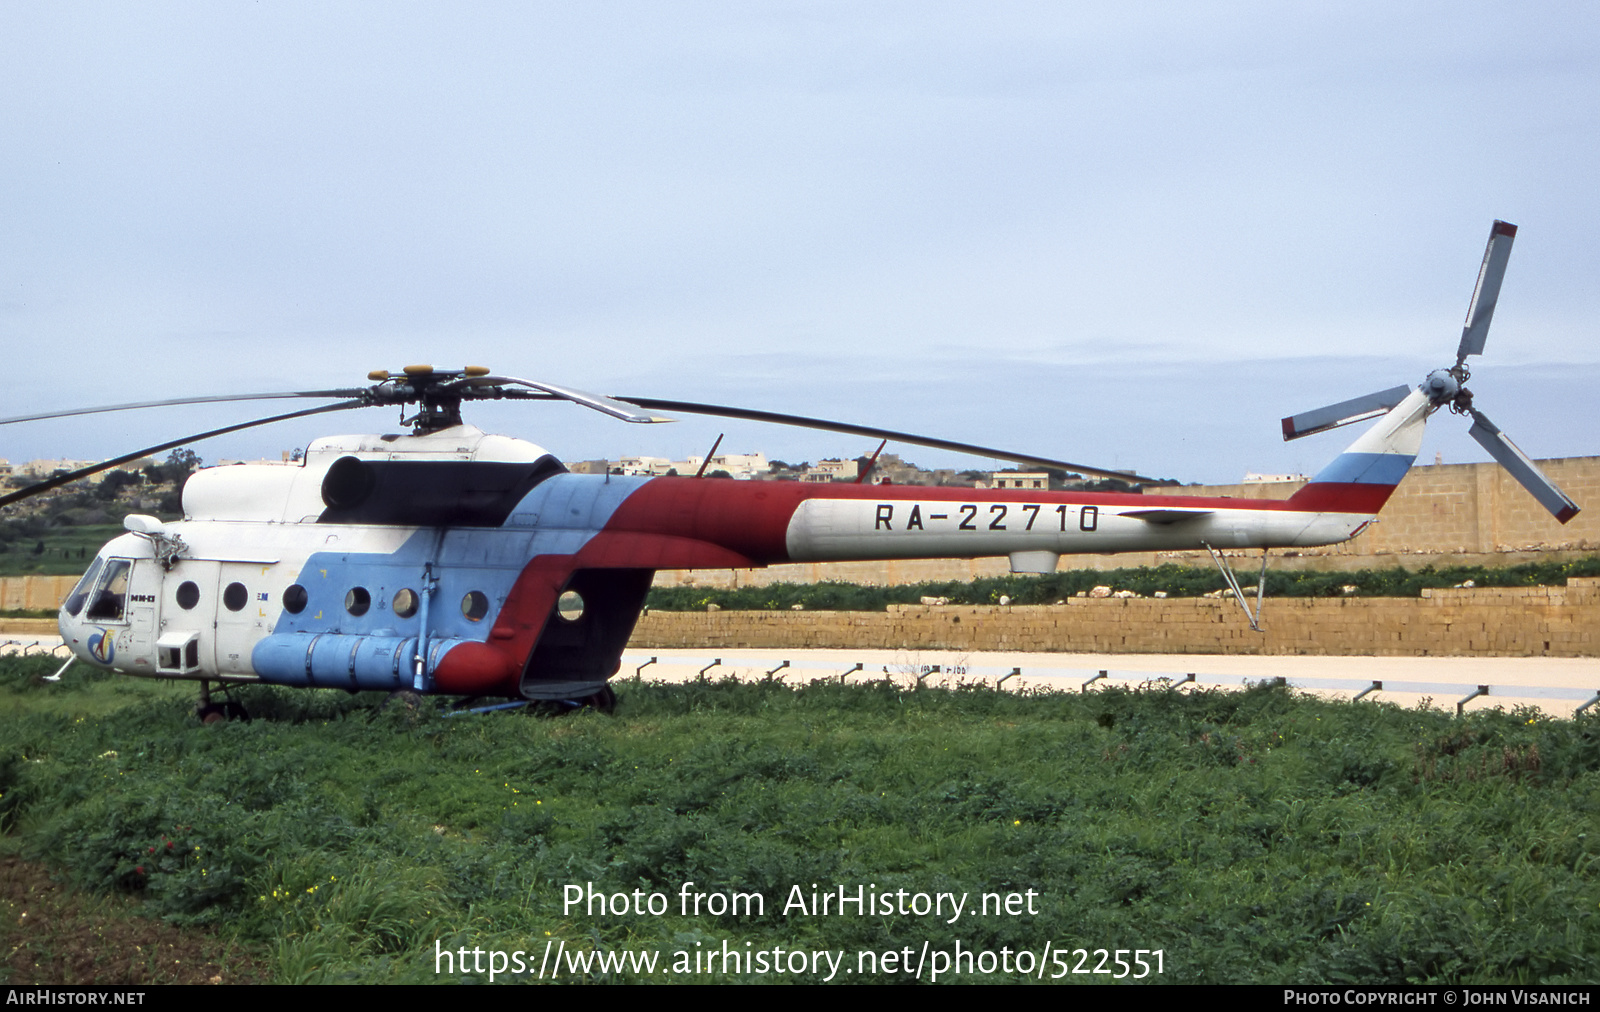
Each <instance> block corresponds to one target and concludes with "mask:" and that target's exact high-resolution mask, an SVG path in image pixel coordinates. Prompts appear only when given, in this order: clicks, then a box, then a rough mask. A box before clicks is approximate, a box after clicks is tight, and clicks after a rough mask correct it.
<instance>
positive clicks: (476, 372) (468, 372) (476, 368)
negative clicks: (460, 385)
mask: <svg viewBox="0 0 1600 1012" xmlns="http://www.w3.org/2000/svg"><path fill="white" fill-rule="evenodd" d="M461 372H462V375H464V376H487V375H489V367H488V366H486V365H469V366H467V367H466V368H465V369H463V370H461Z"/></svg>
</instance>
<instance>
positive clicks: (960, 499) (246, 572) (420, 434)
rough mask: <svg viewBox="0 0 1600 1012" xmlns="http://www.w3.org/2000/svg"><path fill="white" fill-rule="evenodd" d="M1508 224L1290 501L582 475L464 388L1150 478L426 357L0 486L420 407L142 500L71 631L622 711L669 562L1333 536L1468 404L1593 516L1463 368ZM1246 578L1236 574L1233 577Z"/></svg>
mask: <svg viewBox="0 0 1600 1012" xmlns="http://www.w3.org/2000/svg"><path fill="white" fill-rule="evenodd" d="M1515 234H1516V227H1515V226H1513V225H1509V224H1506V223H1504V222H1499V221H1497V222H1495V223H1494V226H1493V229H1492V230H1491V232H1490V236H1489V245H1488V248H1487V250H1486V251H1485V254H1484V260H1483V266H1482V268H1481V269H1480V271H1479V276H1478V284H1477V288H1476V290H1475V291H1474V294H1473V298H1472V302H1471V304H1470V306H1469V309H1468V314H1467V322H1466V326H1465V328H1464V329H1463V332H1462V337H1461V342H1460V345H1459V347H1458V349H1457V354H1456V362H1455V364H1454V365H1453V366H1451V367H1449V368H1444V369H1438V370H1435V371H1434V372H1433V373H1430V374H1429V375H1428V377H1427V378H1426V379H1425V380H1424V381H1423V382H1422V383H1421V384H1420V385H1419V386H1417V387H1416V388H1411V387H1408V386H1397V387H1394V388H1392V389H1389V390H1386V391H1383V392H1380V393H1375V394H1370V395H1367V396H1365V397H1359V398H1356V399H1354V400H1351V401H1345V402H1343V403H1341V404H1335V405H1331V406H1329V407H1326V408H1321V409H1319V410H1316V411H1311V412H1307V413H1304V414H1300V415H1295V416H1292V417H1290V418H1286V419H1284V420H1283V433H1284V438H1286V439H1292V438H1298V437H1300V436H1304V435H1309V434H1311V433H1313V432H1321V431H1324V430H1326V429H1330V428H1334V427H1336V426H1340V425H1344V424H1348V423H1351V422H1355V421H1361V420H1365V419H1370V418H1373V417H1378V421H1377V422H1376V424H1374V425H1373V426H1372V427H1371V428H1370V429H1369V430H1368V431H1367V432H1366V433H1365V434H1364V435H1362V436H1361V437H1360V438H1359V439H1357V440H1356V441H1355V443H1353V444H1352V445H1351V446H1350V447H1349V448H1348V449H1347V450H1346V451H1345V452H1344V453H1342V454H1340V455H1339V456H1338V457H1337V458H1335V459H1334V461H1333V462H1332V463H1331V464H1329V465H1328V466H1327V467H1326V468H1324V469H1323V470H1322V471H1321V472H1319V473H1318V474H1317V475H1316V477H1314V478H1313V479H1312V480H1311V481H1310V482H1309V483H1308V484H1307V485H1306V486H1305V487H1304V488H1302V489H1300V490H1299V491H1298V492H1296V493H1295V494H1294V495H1293V496H1291V497H1290V498H1288V499H1286V500H1256V499H1237V498H1205V497H1194V496H1163V497H1161V498H1160V499H1156V500H1153V499H1152V498H1150V497H1146V496H1143V495H1140V494H1137V493H1116V492H1101V493H1091V492H1049V491H1031V490H984V491H976V490H973V489H968V488H932V487H917V486H893V485H866V484H853V485H852V484H839V483H830V484H809V483H805V484H802V483H794V482H764V481H731V480H726V479H717V478H702V477H698V476H696V477H677V476H669V477H626V476H620V475H613V474H594V475H589V474H571V473H568V472H567V470H566V468H564V467H563V466H562V465H561V463H560V462H559V461H558V460H557V459H556V458H555V457H554V456H552V455H551V454H549V453H548V452H546V451H545V450H544V449H542V448H541V447H538V446H535V445H534V444H532V443H529V442H525V441H523V440H520V439H514V438H510V437H506V436H496V435H488V434H485V433H483V432H481V431H479V430H478V429H476V428H474V427H472V426H471V425H468V424H466V423H464V422H463V420H462V417H461V408H462V405H463V404H464V403H467V402H471V401H476V400H483V399H528V400H551V399H558V400H567V401H573V402H576V403H578V404H581V405H584V406H586V407H589V408H593V409H595V410H597V411H600V412H603V413H605V414H608V415H611V416H613V417H616V418H620V419H623V420H625V421H628V422H639V423H650V422H658V421H667V420H670V419H669V418H666V417H664V416H663V415H661V414H657V412H681V413H699V414H709V415H715V416H722V417H730V418H739V419H751V420H758V421H769V422H779V423H784V424H791V425H803V426H809V427H814V428H821V429H827V430H832V431H839V432H846V433H852V434H858V435H870V436H875V437H882V438H885V439H893V440H896V441H902V442H907V443H912V444H916V445H923V446H933V447H939V448H944V449H954V450H959V451H966V452H971V453H975V454H979V455H982V456H986V457H994V458H1000V459H1007V460H1012V461H1017V462H1020V463H1026V464H1031V465H1034V466H1044V467H1050V468H1060V469H1062V470H1066V471H1076V472H1080V473H1087V474H1098V475H1106V476H1110V477H1115V478H1121V479H1124V480H1127V481H1135V482H1136V481H1148V480H1149V479H1146V478H1143V477H1141V476H1139V475H1134V474H1128V473H1126V472H1116V471H1107V470H1104V469H1100V468H1093V467H1086V466H1084V465H1081V464H1075V463H1070V462H1067V461H1060V460H1052V459H1049V458H1044V457H1038V456H1033V455H1027V454H1016V453H1009V452H1005V451H1001V450H996V449H992V448H988V447H980V446H972V445H970V444H964V443H954V442H950V441H946V440H938V439H930V438H927V437H922V436H915V435H910V434H907V433H899V432H892V431H888V430H881V429H875V428H869V427H865V426H854V425H846V424H842V423H836V422H829V421H823V420H820V419H812V418H802V417H798V416H793V415H782V414H777V413H774V412H766V411H755V410H745V409H739V408H730V407H723V406H718V405H707V404H694V403H686V402H677V401H666V400H658V399H652V398H643V397H603V396H598V395H594V394H588V393H584V392H582V391H577V390H572V389H568V388H565V387H559V386H555V385H553V384H548V383H542V382H536V381H532V380H524V379H518V378H516V377H511V376H501V375H495V374H493V373H491V372H490V371H489V370H487V369H483V368H476V367H473V368H466V369H462V370H436V369H433V368H431V367H429V366H411V367H407V368H406V369H405V370H404V371H403V372H401V373H398V374H392V373H389V372H387V371H378V372H374V373H372V374H370V375H369V377H368V378H369V379H370V380H371V381H372V385H371V386H367V387H358V388H352V389H341V390H312V391H298V392H293V393H278V394H260V395H235V396H225V397H191V398H180V399H177V400H168V401H159V402H149V403H142V404H124V405H115V406H110V407H103V408H91V409H83V410H72V411H60V412H55V413H51V414H43V415H32V416H27V417H24V418H11V419H4V420H0V424H9V423H13V422H22V421H31V420H37V419H42V418H53V417H63V416H67V415H76V414H88V413H93V412H100V411H116V410H123V409H128V408H140V407H153V406H161V405H172V404H192V403H199V402H207V401H225V400H248V399H264V398H274V397H284V398H287V397H293V398H315V399H321V400H332V401H333V403H327V404H321V405H319V406H316V407H312V408H307V409H303V410H299V411H293V412H288V413H285V414H280V415H274V416H271V417H268V418H261V419H256V420H253V421H249V422H243V423H240V424H237V425H232V426H228V427H225V428H221V429H215V430H212V431H209V432H203V433H197V434H194V435H190V436H185V437H183V438H181V439H175V440H172V441H169V442H166V443H163V444H160V445H158V446H154V447H146V448H144V449H141V450H138V451H135V452H134V453H131V454H127V455H125V456H122V457H118V458H116V459H114V460H110V461H106V462H104V463H101V464H98V465H95V466H93V467H86V468H83V469H80V470H78V471H74V472H72V473H69V474H65V475H60V476H57V477H56V478H54V479H51V480H49V481H45V482H41V483H39V484H37V485H33V486H31V487H29V488H25V489H22V490H20V491H18V492H15V493H12V494H10V495H6V496H3V497H0V505H5V504H6V503H9V502H15V501H17V500H19V499H23V498H27V497H29V496H32V495H37V494H40V493H41V492H45V491H48V490H49V489H51V488H55V487H58V486H60V485H62V484H65V483H67V482H70V481H74V480H76V479H78V478H81V477H85V476H87V475H89V474H93V473H96V472H98V471H102V470H105V469H108V468H110V467H114V466H116V465H117V464H119V463H124V462H126V461H129V460H133V459H137V458H139V457H142V456H147V455H149V454H151V453H156V452H159V451H162V450H166V449H171V448H173V447H177V446H181V445H184V444H187V443H192V442H195V441H197V440H200V439H204V438H207V437H210V436H216V435H221V434H223V433H227V432H233V431H238V430H240V429H245V428H249V427H252V426H256V425H265V424H268V423H271V422H276V421H283V420H286V419H289V418H296V417H301V416H305V415H312V414H318V413H323V412H330V411H339V410H345V409H353V408H362V407H372V406H382V405H415V406H416V413H415V414H414V415H413V416H412V417H411V418H409V419H403V424H409V425H410V427H411V431H410V432H409V433H405V434H390V435H365V436H334V437H329V438H324V439H319V440H317V441H315V442H313V443H312V444H311V445H310V447H309V448H308V450H307V452H306V453H305V455H304V458H303V459H301V460H299V461H298V462H293V463H283V464H245V465H234V466H228V467H216V468H209V469H205V470H201V471H199V472H197V473H196V474H195V475H193V476H192V477H191V478H190V479H189V481H188V483H187V484H186V485H185V486H184V489H183V511H184V519H183V520H181V521H175V522H171V523H163V522H162V521H160V520H158V519H156V518H155V517H149V516H140V515H134V516H129V517H128V518H127V520H126V524H125V526H126V528H127V531H128V533H127V534H125V535H123V536H121V537H119V538H117V539H115V540H114V541H112V542H110V543H109V544H107V545H106V546H105V547H104V548H103V549H101V551H100V552H99V554H98V555H97V556H96V558H95V559H94V561H93V562H92V563H91V564H90V566H89V568H88V570H87V571H86V572H85V573H84V575H83V578H82V579H81V580H80V581H79V582H78V584H77V586H76V588H75V589H74V590H73V591H72V593H71V594H70V595H69V596H68V597H67V599H66V601H65V602H64V603H63V604H62V606H61V611H60V628H61V635H62V637H63V638H64V640H65V641H66V643H67V644H68V645H69V646H70V647H71V649H72V652H73V653H74V655H75V656H76V657H77V658H78V659H80V660H82V661H85V662H87V663H89V664H93V665H96V666H99V667H102V668H109V669H113V670H116V671H121V672H124V673H127V674H131V675H142V676H148V677H155V678H175V679H189V680H194V681H198V682H200V683H201V715H202V716H203V717H208V718H210V717H218V716H220V715H221V714H222V713H223V712H224V711H225V710H227V711H228V712H241V711H238V710H237V707H235V706H234V705H233V704H232V703H231V702H230V703H229V704H227V705H226V706H224V705H218V704H213V703H211V702H210V696H209V693H208V688H209V685H210V683H218V684H221V685H223V686H227V685H229V684H234V683H241V682H265V683H272V684H277V685H290V686H303V687H320V688H341V689H347V690H352V691H354V690H365V689H378V690H389V691H391V692H415V693H420V694H450V695H457V696H463V697H470V698H480V697H506V698H509V699H513V700H569V701H577V702H586V703H590V704H592V705H597V706H602V707H605V706H609V705H610V703H611V702H612V701H613V700H614V696H613V695H612V694H611V689H610V688H609V686H608V684H607V682H608V679H609V678H610V677H611V676H612V675H613V674H614V673H615V672H616V670H617V668H618V666H619V663H620V658H621V654H622V651H623V648H624V646H625V645H626V644H627V642H628V638H629V635H630V634H631V633H632V630H633V627H634V624H635V622H636V621H637V618H638V615H639V612H640V609H641V607H642V606H643V603H644V599H645V595H646V593H647V592H648V590H649V587H650V583H651V579H652V577H653V575H654V573H655V571H656V570H661V569H728V568H748V567H758V566H766V565H769V564H773V563H780V562H815V561H835V560H864V559H911V558H952V557H964V558H974V557H980V556H1009V557H1010V560H1011V568H1012V570H1013V571H1014V572H1021V573H1046V572H1053V571H1054V570H1055V568H1056V564H1057V561H1058V559H1059V557H1060V556H1061V555H1063V554H1070V553H1111V552H1127V551H1165V550H1178V549H1199V548H1207V549H1211V550H1213V551H1216V550H1222V549H1240V548H1263V549H1268V548H1275V547H1303V546H1314V545H1328V544H1333V543H1336V542H1340V541H1344V540H1347V539H1349V538H1351V537H1354V536H1355V535H1356V534H1357V533H1359V532H1360V531H1361V530H1362V529H1363V528H1364V527H1366V526H1367V524H1369V523H1370V522H1371V521H1372V520H1373V519H1374V517H1375V516H1376V514H1377V513H1378V511H1379V510H1380V509H1381V508H1382V507H1383V505H1384V503H1385V502H1386V501H1387V500H1388V498H1389V496H1390V494H1391V493H1392V492H1393V491H1394V489H1395V486H1396V485H1398V484H1399V482H1400V480H1401V478H1402V477H1404V475H1405V474H1406V471H1407V469H1408V468H1409V467H1410V465H1411V463H1412V462H1413V460H1414V459H1415V458H1416V455H1417V453H1418V451H1419V449H1420V446H1421V441H1422V433H1423V427H1424V425H1425V423H1426V421H1427V419H1428V417H1429V416H1430V415H1432V414H1433V413H1434V412H1435V411H1438V410H1439V409H1440V408H1444V407H1448V408H1449V409H1450V410H1451V411H1452V412H1454V413H1457V414H1467V415H1470V416H1472V418H1473V422H1474V424H1473V426H1472V430H1471V435H1472V436H1473V437H1474V438H1475V439H1477V440H1478V442H1479V443H1481V444H1482V445H1483V446H1484V447H1485V448H1486V449H1487V450H1488V451H1489V453H1490V454H1492V455H1493V456H1494V457H1495V459H1496V460H1498V461H1499V462H1500V463H1501V464H1502V465H1504V466H1505V467H1506V468H1507V469H1508V470H1510V471H1511V473H1512V474H1513V475H1514V476H1515V477H1516V478H1517V480H1518V481H1519V482H1521V483H1522V485H1523V486H1524V487H1526V488H1527V489H1528V491H1529V492H1531V493H1532V494H1533V495H1534V496H1535V498H1537V499H1538V500H1539V502H1540V503H1541V504H1543V505H1544V506H1545V507H1546V508H1547V509H1548V510H1549V511H1550V512H1551V513H1552V514H1554V515H1555V517H1556V519H1557V520H1559V521H1561V522H1562V523H1565V522H1566V521H1568V520H1569V519H1571V518H1572V516H1574V515H1575V514H1576V513H1577V512H1578V507H1577V505H1576V504H1574V503H1573V502H1572V500H1571V499H1569V498H1567V496H1566V495H1565V494H1563V493H1562V492H1561V490H1560V489H1558V488H1557V487H1556V486H1555V485H1554V484H1553V483H1551V482H1550V480H1549V479H1548V478H1546V477H1545V476H1544V475H1543V474H1542V473H1541V472H1540V471H1539V470H1538V468H1537V467H1535V466H1534V464H1533V463H1532V462H1531V461H1530V460H1529V459H1528V458H1527V457H1526V456H1525V455H1523V453H1522V452H1521V451H1520V450H1518V449H1517V448H1516V447H1515V446H1514V445H1512V443H1511V442H1510V440H1508V439H1507V438H1506V437H1505V436H1504V435H1503V434H1501V432H1500V430H1499V429H1498V428H1496V427H1495V426H1494V424H1493V423H1491V422H1490V421H1489V419H1488V418H1487V417H1485V416H1484V415H1483V414H1482V413H1481V412H1480V411H1478V410H1477V409H1476V408H1475V407H1474V406H1473V403H1472V394H1471V393H1470V392H1469V391H1468V390H1467V389H1466V387H1465V383H1466V381H1467V379H1468V369H1467V367H1466V360H1467V358H1468V357H1469V356H1472V355H1477V354H1480V353H1482V351H1483V347H1484V339H1485V337H1486V335H1487V332H1488V327H1489V322H1490V320H1491V318H1492V316H1493V313H1494V307H1495V302H1496V299H1497V297H1498V294H1499V290H1500V283H1501V279H1502V278H1503V276H1504V273H1505V267H1506V260H1507V257H1508V256H1509V254H1510V248H1511V243H1512V240H1513V238H1514V236H1515ZM1235 589H1236V592H1237V585H1235Z"/></svg>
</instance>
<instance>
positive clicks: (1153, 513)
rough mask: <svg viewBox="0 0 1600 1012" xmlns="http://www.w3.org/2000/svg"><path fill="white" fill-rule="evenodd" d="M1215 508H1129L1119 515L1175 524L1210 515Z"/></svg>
mask: <svg viewBox="0 0 1600 1012" xmlns="http://www.w3.org/2000/svg"><path fill="white" fill-rule="evenodd" d="M1213 512H1215V511H1213V510H1128V511H1126V512H1124V513H1119V514H1117V515H1118V516H1124V517H1133V518H1134V519H1135V520H1143V521H1144V522H1145V523H1147V524H1175V523H1178V522H1180V521H1183V520H1193V519H1195V518H1196V517H1208V516H1210V515H1211V514H1212V513H1213Z"/></svg>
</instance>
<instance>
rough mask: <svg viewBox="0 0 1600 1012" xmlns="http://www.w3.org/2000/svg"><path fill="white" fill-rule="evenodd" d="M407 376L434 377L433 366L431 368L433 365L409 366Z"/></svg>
mask: <svg viewBox="0 0 1600 1012" xmlns="http://www.w3.org/2000/svg"><path fill="white" fill-rule="evenodd" d="M406 375H407V376H432V375H433V366H431V365H408V366H406Z"/></svg>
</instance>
